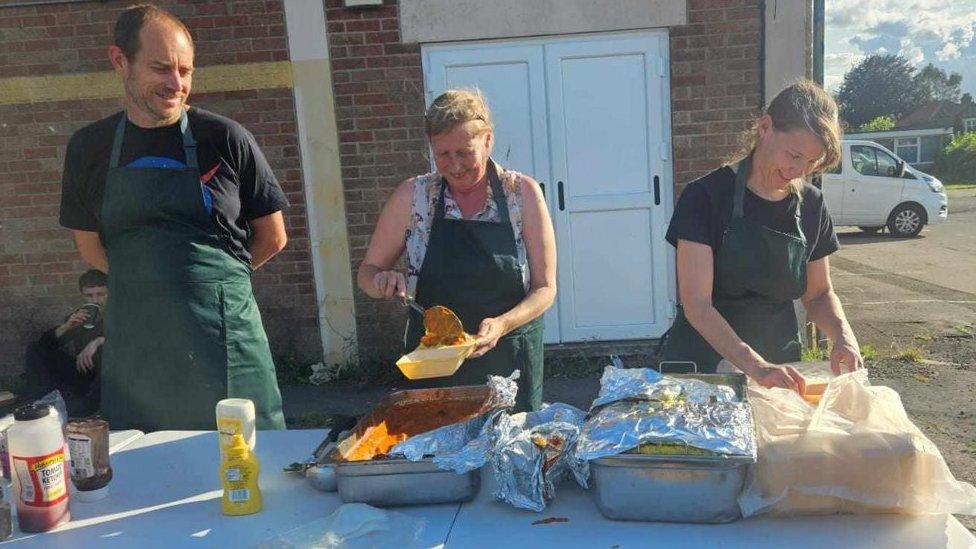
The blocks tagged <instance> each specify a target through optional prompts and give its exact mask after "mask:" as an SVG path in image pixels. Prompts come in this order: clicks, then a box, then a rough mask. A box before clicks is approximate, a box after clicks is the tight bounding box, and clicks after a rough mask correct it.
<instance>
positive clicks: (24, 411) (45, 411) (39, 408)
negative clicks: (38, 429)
mask: <svg viewBox="0 0 976 549" xmlns="http://www.w3.org/2000/svg"><path fill="white" fill-rule="evenodd" d="M50 414H51V407H50V406H48V405H47V404H37V403H31V404H25V405H23V406H21V407H20V408H17V409H16V410H14V419H15V420H17V421H31V420H33V419H41V418H42V417H46V416H48V415H50Z"/></svg>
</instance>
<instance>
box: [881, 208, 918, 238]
mask: <svg viewBox="0 0 976 549" xmlns="http://www.w3.org/2000/svg"><path fill="white" fill-rule="evenodd" d="M924 226H925V211H924V210H922V208H920V207H918V205H916V204H902V205H901V206H898V207H897V208H895V210H894V211H893V212H891V215H890V216H889V217H888V230H889V231H891V234H892V235H895V236H902V237H907V236H915V235H917V234H918V233H920V232H922V227H924Z"/></svg>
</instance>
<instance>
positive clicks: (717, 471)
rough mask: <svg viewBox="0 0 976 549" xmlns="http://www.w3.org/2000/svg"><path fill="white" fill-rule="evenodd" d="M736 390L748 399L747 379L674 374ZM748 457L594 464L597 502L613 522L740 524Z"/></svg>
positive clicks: (620, 459) (628, 457) (618, 459)
mask: <svg viewBox="0 0 976 549" xmlns="http://www.w3.org/2000/svg"><path fill="white" fill-rule="evenodd" d="M669 375H670V376H671V377H677V378H694V379H699V380H701V381H706V382H708V383H714V384H716V385H727V386H730V387H732V388H733V389H734V390H735V392H736V396H738V397H739V398H740V399H741V400H746V396H745V394H746V393H745V384H746V381H745V376H744V375H742V374H669ZM754 462H755V460H754V459H753V458H752V457H748V456H681V455H660V456H658V455H645V454H620V455H616V456H608V457H603V458H599V459H595V460H593V461H591V462H590V473H591V478H592V479H593V485H594V497H595V499H596V504H597V507H598V508H599V509H600V512H601V513H603V516H605V517H607V518H609V519H614V520H639V521H661V522H694V523H722V522H732V521H734V520H737V519H738V518H739V517H740V516H741V513H740V511H739V505H738V502H737V501H736V499H737V498H738V496H739V492H741V491H742V486H743V483H744V481H745V476H746V470H747V468H748V467H749V465H751V464H752V463H754Z"/></svg>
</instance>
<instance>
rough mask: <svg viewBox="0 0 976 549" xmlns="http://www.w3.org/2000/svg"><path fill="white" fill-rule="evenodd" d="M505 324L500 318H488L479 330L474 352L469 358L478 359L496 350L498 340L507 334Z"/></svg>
mask: <svg viewBox="0 0 976 549" xmlns="http://www.w3.org/2000/svg"><path fill="white" fill-rule="evenodd" d="M507 331H508V330H507V329H506V327H505V323H504V322H503V321H502V320H501V319H499V318H486V319H484V320H482V321H481V326H480V327H479V328H478V336H477V337H478V339H476V340H475V348H474V352H473V353H471V355H470V356H469V357H468V358H478V357H479V356H482V355H484V354H485V353H487V352H488V351H490V350H492V349H494V348H495V345H497V344H498V339H499V338H501V337H502V336H503V335H505V334H506V333H507Z"/></svg>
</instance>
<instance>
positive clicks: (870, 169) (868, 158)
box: [851, 145, 898, 177]
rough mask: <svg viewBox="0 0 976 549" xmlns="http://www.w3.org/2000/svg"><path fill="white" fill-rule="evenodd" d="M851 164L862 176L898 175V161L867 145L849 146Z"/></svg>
mask: <svg viewBox="0 0 976 549" xmlns="http://www.w3.org/2000/svg"><path fill="white" fill-rule="evenodd" d="M851 164H853V165H854V169H855V170H857V171H858V173H861V174H864V175H877V176H882V177H895V176H897V175H898V161H897V160H895V158H894V157H893V156H891V155H890V154H888V153H886V152H884V151H882V150H880V149H877V148H875V147H871V146H868V145H851Z"/></svg>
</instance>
